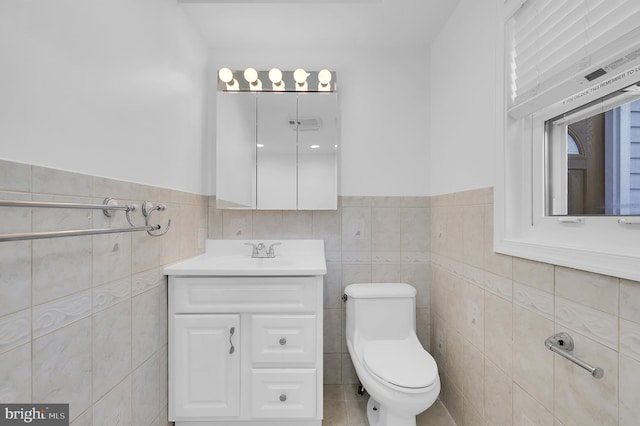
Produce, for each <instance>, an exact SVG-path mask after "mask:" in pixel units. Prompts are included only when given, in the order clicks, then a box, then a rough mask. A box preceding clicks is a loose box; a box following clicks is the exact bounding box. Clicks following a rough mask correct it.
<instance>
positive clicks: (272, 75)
mask: <svg viewBox="0 0 640 426" xmlns="http://www.w3.org/2000/svg"><path fill="white" fill-rule="evenodd" d="M269 80H271V88H272V89H273V91H274V92H281V91H284V88H285V84H284V80H282V71H280V70H279V69H278V68H271V71H269Z"/></svg>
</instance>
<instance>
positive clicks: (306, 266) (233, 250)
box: [164, 240, 327, 276]
mask: <svg viewBox="0 0 640 426" xmlns="http://www.w3.org/2000/svg"><path fill="white" fill-rule="evenodd" d="M276 242H280V243H282V244H280V245H277V246H275V252H276V257H273V258H252V257H251V247H250V246H248V245H246V244H247V243H254V244H258V243H264V245H265V246H267V247H269V246H270V245H271V244H273V243H276ZM326 273H327V266H326V263H325V257H324V241H322V240H278V241H269V240H265V241H253V240H252V241H248V240H207V242H206V250H205V253H204V254H202V255H200V256H197V257H194V258H191V259H187V260H183V261H181V262H178V263H174V264H172V265H169V266H167V267H166V268H165V269H164V274H165V275H175V276H259V275H264V276H274V275H324V274H326Z"/></svg>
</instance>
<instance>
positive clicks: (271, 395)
mask: <svg viewBox="0 0 640 426" xmlns="http://www.w3.org/2000/svg"><path fill="white" fill-rule="evenodd" d="M322 288H323V286H322V275H311V276H196V275H184V276H181V275H171V274H169V298H168V300H169V316H168V320H169V420H171V421H175V422H176V426H205V425H206V426H214V425H263V426H264V425H269V426H275V425H278V426H282V425H291V426H312V425H314V426H320V425H321V424H322V323H323V320H322V312H323V311H322Z"/></svg>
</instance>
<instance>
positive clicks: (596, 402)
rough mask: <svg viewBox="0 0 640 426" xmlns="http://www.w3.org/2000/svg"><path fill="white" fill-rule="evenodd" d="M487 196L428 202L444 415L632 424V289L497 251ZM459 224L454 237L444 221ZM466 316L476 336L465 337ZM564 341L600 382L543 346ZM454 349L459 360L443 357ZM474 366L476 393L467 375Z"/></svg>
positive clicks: (638, 377)
mask: <svg viewBox="0 0 640 426" xmlns="http://www.w3.org/2000/svg"><path fill="white" fill-rule="evenodd" d="M492 198H493V197H492V193H491V190H490V189H481V190H475V191H468V192H463V193H456V194H447V195H442V196H437V197H432V198H431V200H430V201H431V221H430V223H431V236H432V237H431V253H430V256H431V267H432V273H431V279H430V290H431V336H432V344H431V346H432V348H433V350H432V354H433V355H434V357H435V359H436V361H437V362H438V366H439V369H440V373H441V377H442V382H443V384H444V385H445V388H444V391H443V392H442V393H441V399H442V400H443V402H444V403H445V405H446V407H447V408H448V410H449V412H450V413H451V414H452V416H453V418H454V419H455V420H456V422H457V424H459V425H467V424H473V425H476V424H478V425H486V426H493V425H527V426H534V425H535V426H547V425H548V426H551V425H554V426H569V425H637V424H638V422H639V419H640V409H639V408H638V407H640V283H639V282H632V281H628V280H623V279H618V278H616V277H610V276H603V275H598V274H593V273H589V272H585V271H579V270H573V269H569V268H564V267H560V266H555V265H550V264H543V263H539V262H533V261H530V260H525V259H519V258H512V257H510V256H504V255H499V254H496V253H494V252H493V250H492V244H493V242H492V241H493V239H492V238H493V236H492V234H493V218H492V211H493V199H492ZM481 211H482V212H484V215H483V221H482V223H481V222H480V220H477V217H475V216H476V215H479V212H481ZM470 212H476V213H474V214H472V213H470ZM460 216H462V217H463V218H464V221H465V223H466V225H465V226H463V227H462V230H460V228H461V227H460V225H459V224H456V223H454V221H452V220H451V219H450V218H451V217H460ZM452 228H454V229H452ZM477 228H482V229H481V230H480V229H477ZM481 231H482V232H481ZM481 235H482V237H480V236H481ZM476 245H477V247H474V246H476ZM476 250H482V252H483V256H482V261H481V262H480V261H479V257H478V255H477V253H476ZM461 253H462V256H461ZM458 280H462V281H463V282H465V283H466V286H464V285H460V284H459V283H458ZM470 289H474V292H473V293H472V292H470V291H469V290H470ZM464 300H466V301H467V302H466V303H464V304H461V303H459V301H464ZM470 300H475V301H476V302H475V303H472V302H470ZM480 301H482V302H480ZM460 317H462V318H466V320H465V321H461V320H460ZM473 318H476V319H477V320H479V319H482V321H483V322H484V335H482V334H477V333H471V332H470V328H469V324H470V323H471V324H472V322H470V319H473ZM465 330H466V331H465ZM561 331H566V332H568V333H569V334H571V336H572V337H573V339H574V343H575V346H576V347H575V350H574V355H576V356H577V357H579V358H582V359H584V360H585V361H586V362H589V363H591V364H592V365H596V366H599V367H601V368H603V369H604V371H605V375H604V377H603V378H602V379H601V380H597V379H594V378H593V377H591V376H590V375H589V374H588V373H587V372H586V371H585V370H583V369H582V368H580V367H578V366H576V365H575V364H573V363H571V362H569V361H567V360H566V359H564V358H562V357H560V356H558V355H555V354H553V353H552V352H551V351H549V350H547V349H546V348H545V346H544V340H545V339H546V338H547V337H549V336H551V335H553V334H555V333H558V332H561ZM450 336H453V337H450ZM460 336H462V340H463V341H462V343H461V342H460ZM461 348H462V351H463V352H462V359H463V361H462V362H460V361H459V360H458V358H460V356H461V355H460V354H451V353H450V352H451V351H460V350H461ZM478 358H480V359H483V360H484V366H483V368H484V370H483V377H484V385H483V386H484V391H483V392H481V391H478V388H479V385H478V383H479V382H480V379H479V378H478V377H477V376H478V373H477V372H476V371H469V369H471V368H474V369H478V368H482V367H478V361H477V360H478ZM460 382H462V384H460ZM482 400H483V401H484V403H483V405H480V401H482Z"/></svg>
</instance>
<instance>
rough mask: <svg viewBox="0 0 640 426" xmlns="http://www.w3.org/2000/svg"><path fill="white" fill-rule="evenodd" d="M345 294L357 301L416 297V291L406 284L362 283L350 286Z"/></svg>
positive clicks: (345, 290)
mask: <svg viewBox="0 0 640 426" xmlns="http://www.w3.org/2000/svg"><path fill="white" fill-rule="evenodd" d="M344 293H345V294H346V295H347V296H348V297H353V298H355V299H375V298H382V297H415V296H416V289H415V288H414V287H413V286H412V285H409V284H405V283H362V284H349V285H348V286H347V287H346V288H345V289H344Z"/></svg>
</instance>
